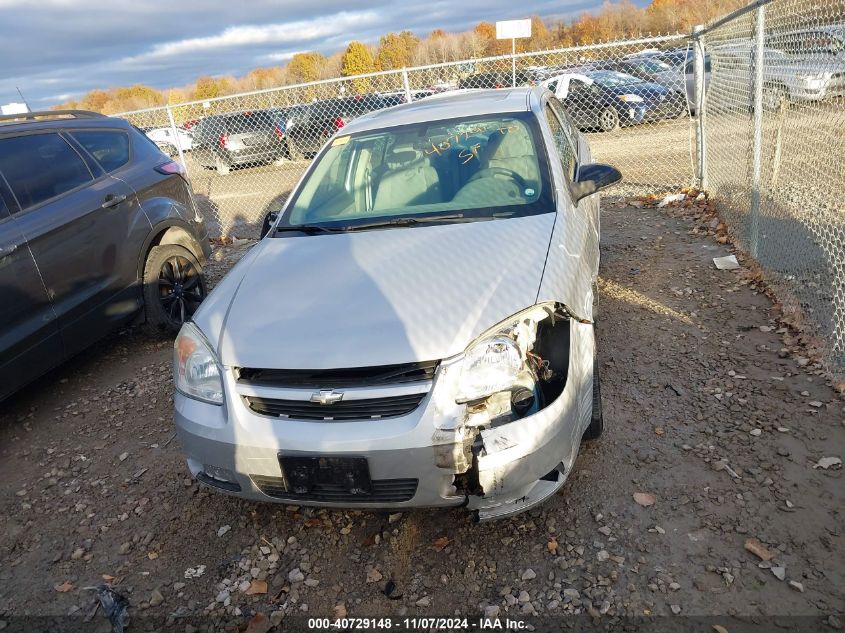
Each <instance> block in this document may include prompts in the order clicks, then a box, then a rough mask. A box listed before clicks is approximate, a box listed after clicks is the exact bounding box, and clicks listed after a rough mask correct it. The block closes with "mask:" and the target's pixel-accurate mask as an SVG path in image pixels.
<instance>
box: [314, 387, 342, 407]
mask: <svg viewBox="0 0 845 633" xmlns="http://www.w3.org/2000/svg"><path fill="white" fill-rule="evenodd" d="M342 399H343V392H342V391H334V390H332V389H320V391H315V392H314V393H312V394H311V402H315V403H317V404H334V403H335V402H340V401H341V400H342Z"/></svg>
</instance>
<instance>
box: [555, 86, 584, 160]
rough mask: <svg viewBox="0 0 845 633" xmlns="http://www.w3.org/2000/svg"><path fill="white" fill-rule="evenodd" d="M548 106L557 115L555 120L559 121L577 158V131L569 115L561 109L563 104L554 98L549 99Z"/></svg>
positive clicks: (564, 109)
mask: <svg viewBox="0 0 845 633" xmlns="http://www.w3.org/2000/svg"><path fill="white" fill-rule="evenodd" d="M549 106H550V107H551V109H552V110H554V113H555V114H556V115H557V118H558V119H559V120H560V124H561V125H562V126H563V129H564V131H565V132H566V134H567V135H568V136H569V140H570V142H571V144H572V147H573V148H575V155H576V157H577V156H578V130H577V128H576V127H575V126H574V125H573V124H572V120H571V119H570V118H569V113H568V112H567V111H566V108H564V107H563V104H562V103H561V102H560V101H559V100H558V99H556V98H554V97H552V98H550V99H549Z"/></svg>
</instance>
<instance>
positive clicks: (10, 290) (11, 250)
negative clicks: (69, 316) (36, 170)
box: [0, 176, 62, 400]
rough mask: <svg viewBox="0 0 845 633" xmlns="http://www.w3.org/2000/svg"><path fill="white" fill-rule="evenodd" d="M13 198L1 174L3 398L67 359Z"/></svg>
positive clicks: (0, 380) (0, 379)
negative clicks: (14, 213)
mask: <svg viewBox="0 0 845 633" xmlns="http://www.w3.org/2000/svg"><path fill="white" fill-rule="evenodd" d="M7 199H9V200H11V196H9V193H8V190H6V189H5V187H4V184H3V180H2V176H0V400H2V399H3V398H5V397H6V396H8V395H10V394H11V393H13V392H14V391H15V390H17V389H18V388H19V387H21V386H23V385H25V384H26V383H27V382H29V381H30V380H33V379H34V378H37V377H38V376H40V375H41V374H43V373H44V372H45V371H47V370H48V369H50V368H51V367H54V366H55V365H57V364H58V363H60V362H61V360H62V342H61V339H60V338H59V328H58V324H57V320H56V315H55V314H54V313H53V308H52V306H51V305H50V300H49V299H48V298H47V290H46V289H45V288H44V284H43V283H42V281H41V276H40V275H39V274H38V269H37V268H36V266H35V260H34V259H33V258H32V254H31V253H30V251H29V247H28V246H27V243H26V240H25V239H24V237H23V235H22V234H21V232H20V229H19V228H18V226H17V224H16V223H15V220H14V218H13V217H12V215H11V211H10V206H12V205H10V204H7V202H6V200H7ZM12 208H14V207H13V206H12Z"/></svg>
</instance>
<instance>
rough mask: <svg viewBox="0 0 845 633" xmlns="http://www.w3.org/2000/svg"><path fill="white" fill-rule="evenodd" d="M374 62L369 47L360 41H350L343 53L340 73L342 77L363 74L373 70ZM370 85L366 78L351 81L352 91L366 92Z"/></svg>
mask: <svg viewBox="0 0 845 633" xmlns="http://www.w3.org/2000/svg"><path fill="white" fill-rule="evenodd" d="M375 69H376V68H375V62H373V55H372V53H370V49H369V48H367V46H366V45H365V44H362V43H361V42H350V43H349V46H347V47H346V51H345V52H344V53H343V60H342V62H341V67H340V74H341V76H343V77H352V76H354V75H363V74H365V73H371V72H373V71H375ZM369 87H370V82H369V80H368V79H354V80H353V81H352V89H353V91H354V92H356V93H358V94H361V93H364V92H367V91H368V90H369Z"/></svg>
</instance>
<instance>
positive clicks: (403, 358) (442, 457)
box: [174, 88, 621, 520]
mask: <svg viewBox="0 0 845 633" xmlns="http://www.w3.org/2000/svg"><path fill="white" fill-rule="evenodd" d="M620 178H621V175H620V174H619V172H618V171H617V170H616V169H614V168H612V167H609V166H607V165H600V164H592V163H591V159H590V151H589V148H588V146H587V144H586V142H585V140H584V137H583V136H581V135H580V134H579V133H578V132H577V130H576V129H575V128H574V127H573V126H572V124H571V122H570V121H569V118H568V116H567V114H566V113H565V112H564V111H563V108H562V106H561V105H560V103H559V102H558V101H557V100H556V99H555V97H554V96H553V95H552V94H551V93H550V92H548V91H544V90H542V89H539V88H534V89H527V88H523V89H513V90H511V89H504V90H467V91H456V92H453V93H450V94H446V95H438V96H434V97H430V98H428V99H426V100H424V101H421V102H419V103H412V104H407V105H400V106H397V107H394V108H390V109H388V110H383V111H380V112H374V113H372V114H369V115H365V116H362V117H360V118H358V119H356V120H354V121H353V122H351V123H349V124H348V125H346V126H345V127H344V128H343V129H342V130H340V131H339V132H338V134H336V135H335V136H334V137H333V138H332V139H331V140H330V141H329V142H328V144H327V145H326V146H325V147H324V148H323V149H322V150H321V152H320V153H319V154H318V156H317V158H316V159H315V160H314V162H313V163H312V165H311V166H310V168H309V169H308V171H307V173H306V174H305V175H304V177H303V179H302V180H301V181H300V183H299V184H298V186H297V187H296V188H295V189H294V191H293V192H292V194H291V195H290V197H289V198H288V200H287V202H286V205H285V207H284V209H283V210H282V211H281V213H280V215H279V217H278V218H277V219H276V220H275V222H274V224H273V225H272V227H271V228H270V230H269V233H268V234H267V236H266V237H265V238H264V239H262V240H261V241H260V242H259V243H258V244H257V245H256V246H255V247H254V248H253V249H252V250H251V251H250V252H249V253H248V254H247V255H246V256H245V257H244V258H243V259H242V260H241V261H240V262H239V263H238V264H237V265H236V266H235V267H234V268H233V269H232V271H231V272H230V273H229V274H228V275H227V276H226V278H225V279H224V280H223V281H222V282H220V284H219V285H218V286H217V287H216V288H215V289H214V291H213V292H212V293H211V294H210V295H209V297H208V298H207V299H206V301H205V302H204V303H203V304H202V306H201V307H200V309H199V311H198V312H197V313H196V314H195V315H194V319H193V322H192V323H190V324H189V325H187V326H185V327H184V328H183V329H182V332H181V333H180V335H179V337H178V338H177V340H176V343H175V352H174V354H175V359H174V360H175V383H176V389H177V393H176V396H175V412H176V425H177V430H178V434H179V438H180V441H181V444H182V447H183V449H184V451H185V453H186V455H187V461H188V468H189V469H190V472H191V473H192V475H193V476H195V477H196V478H197V479H198V480H199V481H201V482H202V483H204V484H206V485H208V486H210V487H213V488H215V489H217V490H221V491H224V492H228V493H231V494H234V495H237V496H240V497H244V498H249V499H255V500H263V501H281V502H286V503H293V504H298V505H317V506H328V507H357V508H409V507H425V506H428V507H432V506H434V507H457V506H464V507H466V508H467V509H468V510H470V511H473V512H475V513H476V517H477V518H478V519H481V520H484V519H492V518H497V517H502V516H507V515H511V514H514V513H517V512H521V511H523V510H526V509H528V508H530V507H532V506H534V505H536V504H538V503H540V502H542V501H543V500H545V499H547V498H548V497H549V496H550V495H552V494H554V493H555V492H556V491H557V490H559V489H560V488H561V486H562V485H563V483H564V482H565V480H566V478H567V477H568V475H569V474H570V472H571V471H572V468H573V465H574V462H575V458H576V455H577V453H578V449H579V446H580V444H581V440H582V438H585V437H586V438H592V437H597V436H598V435H599V434H600V432H601V430H602V426H603V422H602V416H601V401H600V392H599V382H598V375H597V374H596V368H595V337H594V312H593V303H594V300H595V282H596V275H597V272H598V266H599V201H598V196H596V195H592V194H594V193H595V192H597V191H598V190H599V189H601V188H603V187H606V186H608V185H610V184H612V183H614V182H616V181H618V180H619V179H620Z"/></svg>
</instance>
